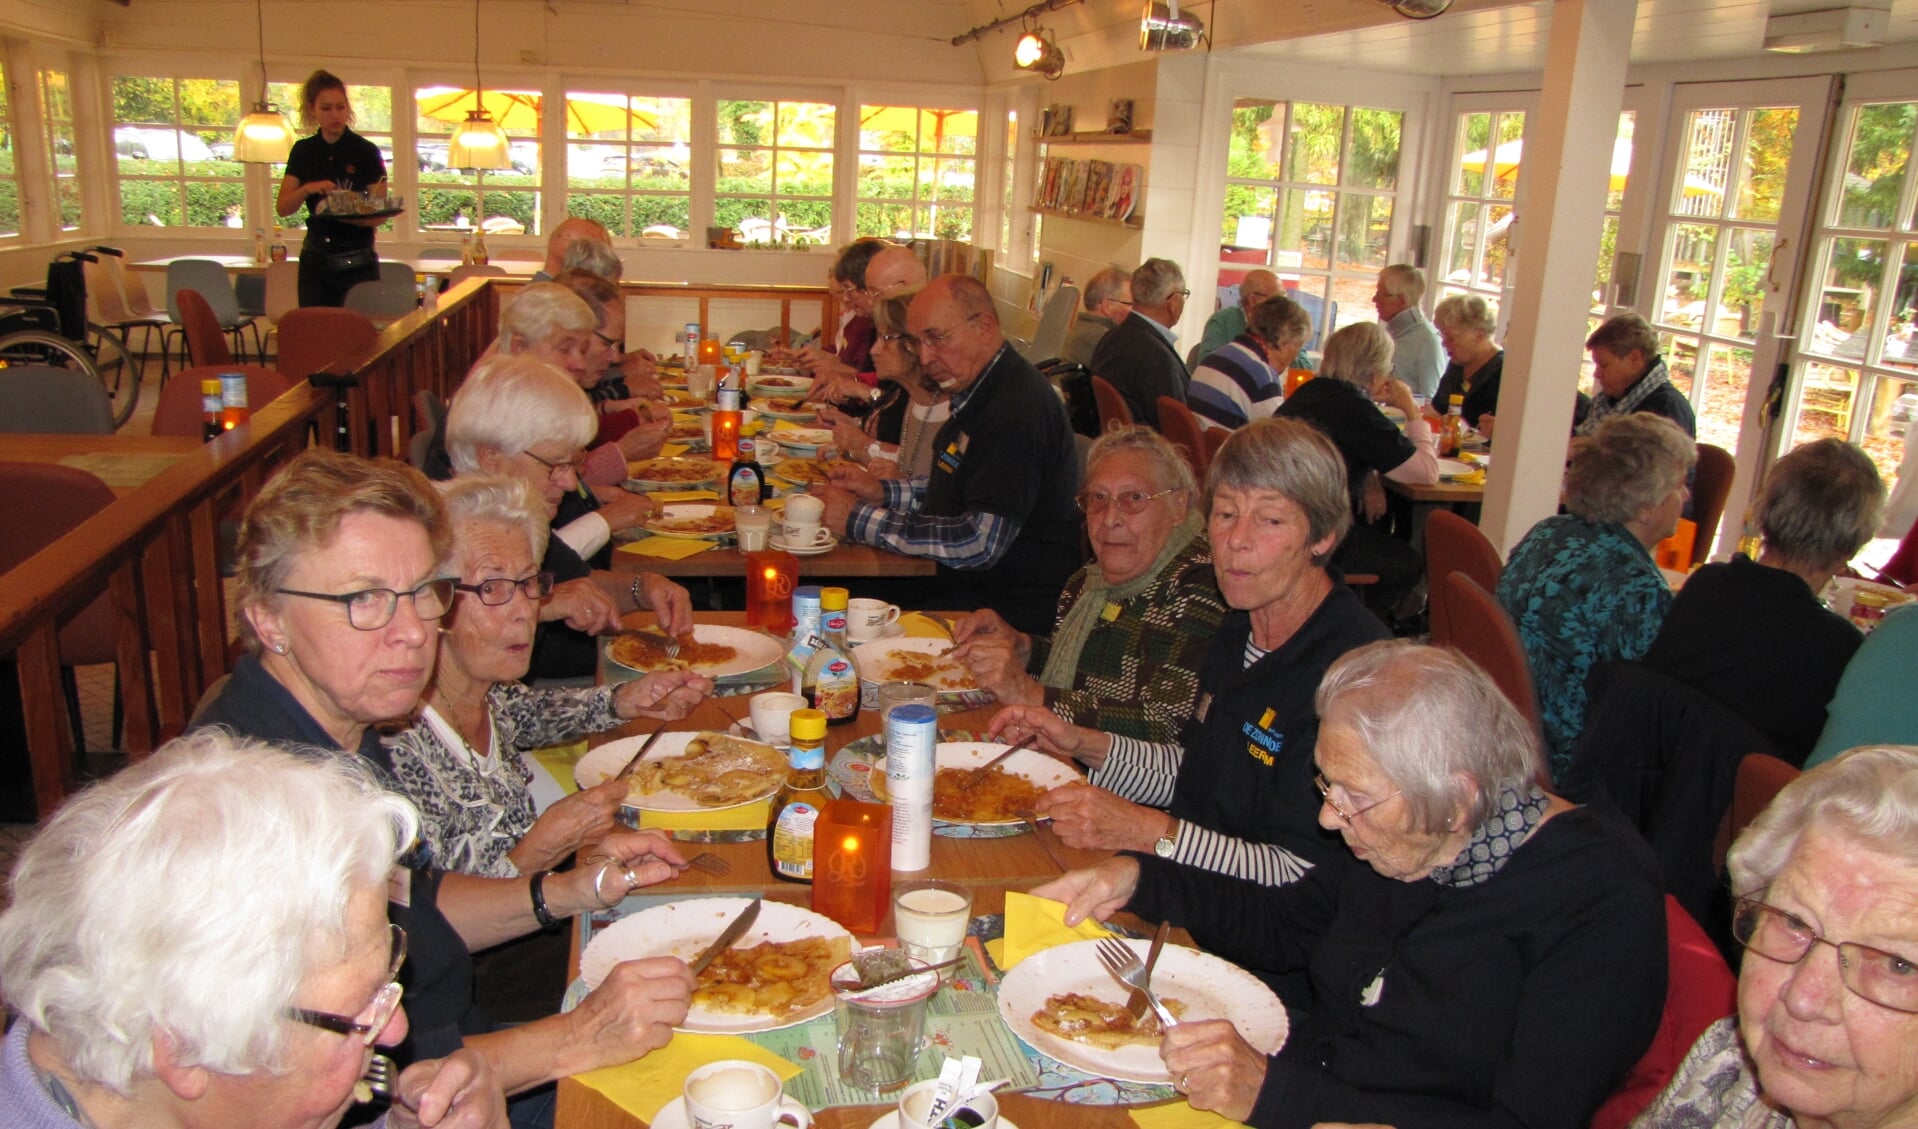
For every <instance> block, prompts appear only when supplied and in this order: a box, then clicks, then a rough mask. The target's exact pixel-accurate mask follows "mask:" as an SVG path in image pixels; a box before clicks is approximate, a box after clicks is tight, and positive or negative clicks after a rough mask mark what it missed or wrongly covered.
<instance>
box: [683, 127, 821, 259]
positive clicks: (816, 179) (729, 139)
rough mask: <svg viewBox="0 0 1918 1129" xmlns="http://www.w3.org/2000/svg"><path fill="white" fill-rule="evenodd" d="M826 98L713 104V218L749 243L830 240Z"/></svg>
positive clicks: (716, 222)
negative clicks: (715, 133)
mask: <svg viewBox="0 0 1918 1129" xmlns="http://www.w3.org/2000/svg"><path fill="white" fill-rule="evenodd" d="M837 115H838V107H836V106H833V105H832V104H830V103H824V102H780V101H773V102H759V101H744V100H735V99H721V100H720V102H719V148H718V153H717V158H718V162H719V182H718V191H717V193H716V198H715V200H714V202H713V222H714V223H715V224H718V225H719V226H721V227H728V228H733V229H735V230H737V231H738V232H739V233H740V235H741V236H742V237H743V238H744V239H745V240H746V242H748V243H764V244H775V243H783V242H790V241H797V240H805V241H808V242H813V243H831V242H833V241H834V238H835V237H834V235H833V217H832V189H833V131H834V128H835V126H836V124H837Z"/></svg>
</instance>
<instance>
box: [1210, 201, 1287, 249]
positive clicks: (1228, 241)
mask: <svg viewBox="0 0 1918 1129" xmlns="http://www.w3.org/2000/svg"><path fill="white" fill-rule="evenodd" d="M1278 199H1279V193H1278V190H1277V189H1273V188H1260V187H1257V186H1254V185H1250V184H1228V185H1227V186H1226V189H1225V221H1224V225H1223V226H1222V227H1221V229H1220V232H1219V240H1220V242H1221V243H1223V244H1224V245H1225V246H1226V248H1228V249H1231V250H1242V249H1246V248H1257V249H1258V250H1261V251H1269V250H1271V248H1272V217H1273V216H1274V215H1275V214H1276V212H1277V208H1278ZM1259 261H1260V262H1264V261H1265V259H1264V258H1263V257H1261V258H1260V260H1259Z"/></svg>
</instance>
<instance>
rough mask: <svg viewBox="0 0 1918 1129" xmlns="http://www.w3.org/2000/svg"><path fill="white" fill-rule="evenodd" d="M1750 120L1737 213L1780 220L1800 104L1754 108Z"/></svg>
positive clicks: (1756, 217)
mask: <svg viewBox="0 0 1918 1129" xmlns="http://www.w3.org/2000/svg"><path fill="white" fill-rule="evenodd" d="M1746 120H1747V130H1748V132H1747V134H1746V137H1745V154H1744V164H1743V171H1742V175H1740V176H1739V178H1738V210H1737V213H1736V214H1737V216H1738V218H1739V219H1747V220H1776V219H1777V218H1778V209H1779V207H1780V206H1781V204H1782V203H1783V200H1784V197H1785V169H1786V166H1787V165H1789V164H1791V143H1792V135H1793V133H1794V132H1795V131H1796V130H1797V128H1798V108H1797V107H1795V106H1781V107H1777V108H1775V109H1769V110H1750V111H1747V113H1746Z"/></svg>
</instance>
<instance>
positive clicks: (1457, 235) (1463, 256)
mask: <svg viewBox="0 0 1918 1129" xmlns="http://www.w3.org/2000/svg"><path fill="white" fill-rule="evenodd" d="M1479 208H1480V205H1478V204H1470V203H1461V204H1453V205H1452V209H1451V210H1452V214H1451V222H1450V223H1448V224H1446V225H1445V226H1446V229H1447V230H1448V231H1450V232H1451V233H1452V234H1451V239H1450V242H1449V243H1448V244H1447V246H1446V248H1445V277H1446V278H1447V279H1448V280H1449V281H1452V282H1464V283H1470V282H1472V281H1473V278H1474V274H1475V270H1476V267H1477V265H1478V262H1477V255H1478V221H1479Z"/></svg>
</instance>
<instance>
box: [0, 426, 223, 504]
mask: <svg viewBox="0 0 1918 1129" xmlns="http://www.w3.org/2000/svg"><path fill="white" fill-rule="evenodd" d="M203 446H204V444H203V443H202V442H201V441H200V440H199V439H196V438H193V437H191V436H185V435H124V434H115V435H45V434H39V433H33V434H25V433H22V434H12V435H6V434H0V462H11V463H59V464H60V465H62V466H70V467H74V468H76V469H78V470H84V471H87V472H88V473H90V474H93V475H96V476H98V477H99V479H100V480H101V481H103V482H105V483H106V484H107V486H108V488H109V489H111V490H112V491H113V493H114V495H115V496H116V497H125V496H126V495H128V494H130V493H132V492H133V491H135V490H138V489H139V488H140V487H142V486H144V485H146V484H147V481H148V480H149V479H152V478H154V477H155V476H157V475H159V474H160V473H161V472H162V471H165V470H167V469H169V468H171V467H172V466H173V465H174V464H175V463H177V462H179V461H180V460H181V459H183V458H186V457H187V456H188V455H191V454H193V453H194V452H195V451H198V450H200V449H201V447H203Z"/></svg>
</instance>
